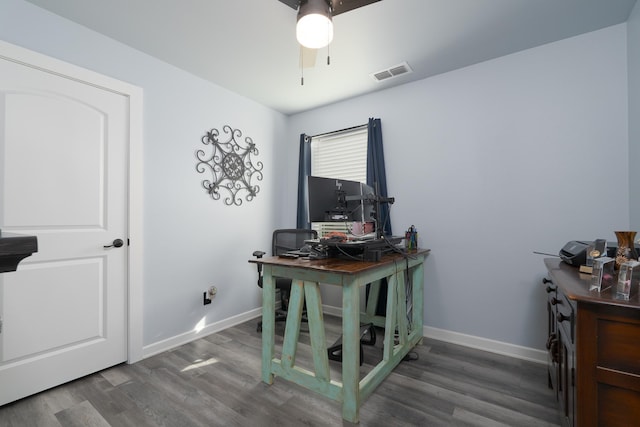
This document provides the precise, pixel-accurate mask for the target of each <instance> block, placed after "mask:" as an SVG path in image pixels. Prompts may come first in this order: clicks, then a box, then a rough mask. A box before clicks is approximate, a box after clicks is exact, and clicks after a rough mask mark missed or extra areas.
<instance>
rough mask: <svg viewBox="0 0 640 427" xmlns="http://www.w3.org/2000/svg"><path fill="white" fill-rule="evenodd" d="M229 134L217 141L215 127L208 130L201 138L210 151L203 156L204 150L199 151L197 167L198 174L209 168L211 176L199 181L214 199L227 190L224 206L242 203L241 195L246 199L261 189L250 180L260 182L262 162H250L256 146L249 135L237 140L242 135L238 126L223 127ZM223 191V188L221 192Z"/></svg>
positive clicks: (248, 199) (217, 132)
mask: <svg viewBox="0 0 640 427" xmlns="http://www.w3.org/2000/svg"><path fill="white" fill-rule="evenodd" d="M222 131H223V132H224V133H225V134H228V137H225V138H226V141H224V142H221V141H220V139H219V138H220V132H219V131H218V129H211V130H210V131H208V132H207V133H206V135H204V136H203V137H202V143H203V144H204V145H211V147H212V148H213V152H212V153H211V155H210V156H208V157H207V156H206V153H205V151H204V150H198V151H197V152H196V157H197V158H198V160H199V161H198V163H197V164H196V170H197V171H198V172H200V173H205V172H206V171H210V172H211V174H212V175H213V178H212V179H210V180H209V179H205V180H204V181H202V186H203V187H204V189H205V190H207V192H208V193H209V194H210V195H211V197H212V198H213V199H214V200H219V199H220V197H221V195H222V194H221V193H227V192H228V197H226V198H225V199H224V204H225V205H227V206H231V205H236V206H240V205H242V202H243V200H242V196H243V195H244V196H245V199H246V201H247V202H250V201H252V200H253V198H254V197H256V194H258V192H259V191H260V187H259V186H258V185H255V182H254V183H252V181H254V180H256V181H262V168H263V164H262V162H257V163H255V164H254V163H253V162H252V158H251V156H252V155H254V156H257V155H258V149H257V148H256V145H255V144H254V142H253V140H252V139H251V138H249V137H246V138H244V141H239V140H240V138H241V137H242V131H240V129H233V128H232V127H231V126H229V125H225V126H224V127H223V128H222ZM222 190H224V191H222Z"/></svg>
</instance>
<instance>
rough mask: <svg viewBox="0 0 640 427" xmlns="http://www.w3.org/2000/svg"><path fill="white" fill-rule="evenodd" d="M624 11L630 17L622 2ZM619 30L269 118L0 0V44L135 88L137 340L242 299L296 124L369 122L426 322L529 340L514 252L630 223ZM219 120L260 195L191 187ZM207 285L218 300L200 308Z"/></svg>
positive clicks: (538, 301)
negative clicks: (373, 121) (140, 315)
mask: <svg viewBox="0 0 640 427" xmlns="http://www.w3.org/2000/svg"><path fill="white" fill-rule="evenodd" d="M634 16H635V17H636V18H634V19H635V20H634V21H633V22H635V23H636V24H634V25H635V28H637V26H638V25H637V22H638V21H637V16H638V6H636V10H635V14H634ZM625 30H626V25H624V24H623V25H618V26H614V27H611V28H607V29H604V30H601V31H597V32H594V33H590V34H585V35H582V36H579V37H575V38H572V39H568V40H564V41H560V42H557V43H552V44H549V45H546V46H542V47H539V48H536V49H531V50H528V51H524V52H520V53H517V54H514V55H509V56H506V57H503V58H499V59H496V60H493V61H488V62H485V63H481V64H477V65H475V66H472V67H468V68H465V69H461V70H458V71H455V72H450V73H447V74H442V75H439V76H436V77H433V78H430V79H426V80H423V81H420V82H416V83H412V84H407V85H405V86H402V87H398V88H394V89H390V90H387V91H383V92H379V93H375V94H372V95H368V96H364V97H360V98H356V99H353V100H350V101H346V102H342V103H339V104H335V105H332V106H329V107H325V108H322V109H318V110H315V111H310V112H306V113H303V114H299V115H296V116H292V117H290V118H287V117H284V116H282V115H280V114H278V113H275V112H273V111H272V110H269V109H268V108H266V107H263V106H260V105H258V104H256V103H254V102H252V101H249V100H247V99H245V98H242V97H240V96H238V95H235V94H233V93H231V92H229V91H227V90H225V89H223V88H220V87H219V86H216V85H214V84H211V83H208V82H205V81H203V80H201V79H199V78H196V77H194V76H192V75H190V74H188V73H186V72H183V71H181V70H178V69H176V68H174V67H172V66H169V65H167V64H165V63H163V62H161V61H158V60H156V59H154V58H151V57H149V56H147V55H144V54H142V53H140V52H138V51H136V50H133V49H130V48H128V47H126V46H123V45H122V44H120V43H117V42H115V41H113V40H111V39H108V38H106V37H103V36H101V35H99V34H96V33H93V32H91V31H89V30H87V29H86V28H84V27H81V26H78V25H76V24H74V23H71V22H69V21H66V20H64V19H61V18H59V17H57V16H55V15H53V14H50V13H48V12H46V11H43V10H41V9H39V8H37V7H35V6H33V5H31V4H30V3H27V2H24V1H22V0H0V39H2V40H5V41H7V42H10V43H14V44H18V45H21V46H24V47H27V48H29V49H32V50H35V51H38V52H42V53H45V54H47V55H50V56H53V57H56V58H58V59H61V60H64V61H67V62H70V63H73V64H76V65H80V66H83V67H86V68H89V69H92V70H95V71H98V72H100V73H103V74H106V75H109V76H112V77H115V78H119V79H121V80H124V81H127V82H130V83H133V84H136V85H138V86H141V87H142V88H143V89H144V102H145V106H144V108H145V110H144V114H145V123H144V132H145V136H144V159H145V174H144V177H145V182H144V189H145V200H144V206H145V212H144V219H145V230H144V232H145V248H146V250H145V261H144V262H145V265H144V271H145V286H144V293H145V303H144V321H145V325H144V341H145V344H147V345H148V346H149V345H153V344H155V343H158V342H161V341H162V340H165V339H171V338H172V337H175V336H177V335H180V334H187V335H188V334H189V333H190V331H192V330H193V329H194V327H195V326H196V325H197V324H198V323H200V322H201V321H203V323H204V324H212V323H215V322H221V321H225V320H226V319H229V318H230V317H232V316H235V315H238V314H242V313H244V312H246V311H248V310H252V309H255V308H257V307H258V306H259V292H258V290H257V288H256V286H255V271H254V269H253V268H252V266H250V265H248V263H247V262H246V260H247V258H248V257H249V256H250V254H251V252H253V250H254V249H268V247H269V246H270V243H269V242H270V235H269V232H265V231H264V230H271V229H273V228H275V227H281V226H292V225H293V224H295V211H294V206H295V201H296V178H297V163H298V159H297V156H298V136H299V134H300V133H302V132H307V133H310V134H315V133H320V132H325V131H331V130H334V129H340V128H344V127H349V126H353V125H357V124H363V123H366V121H367V119H368V118H369V117H380V118H382V126H383V134H384V140H385V141H384V143H385V147H386V149H385V151H386V152H385V156H386V161H387V176H388V180H389V191H390V193H391V195H393V196H395V197H396V200H397V202H396V204H395V205H394V206H393V208H392V216H393V227H394V230H395V231H396V232H401V231H403V230H404V229H405V228H406V227H407V226H409V225H411V224H415V225H416V226H417V227H418V229H419V231H420V233H421V239H420V243H421V245H422V246H427V247H430V248H432V249H433V253H432V255H431V256H430V257H429V258H428V262H427V269H426V283H427V288H426V304H425V320H426V324H427V325H429V326H431V327H435V328H441V329H445V330H450V331H455V332H460V333H464V334H470V335H474V336H478V337H484V338H487V339H494V340H498V341H503V342H506V343H511V344H515V345H522V346H526V347H532V348H542V346H543V342H544V339H545V325H544V323H545V318H544V316H545V311H544V304H543V298H544V295H543V291H542V287H541V286H540V284H539V282H540V279H541V278H542V277H543V276H544V267H543V264H542V258H543V257H541V256H538V255H533V254H532V251H534V250H538V251H547V252H557V251H558V249H559V248H560V247H561V246H562V245H563V244H564V243H565V242H566V241H568V240H572V239H577V238H595V237H603V238H607V239H613V238H614V237H613V230H616V229H620V228H627V227H629V225H630V224H629V223H630V221H629V209H630V208H629V183H628V180H627V176H628V166H627V162H626V161H624V160H623V159H624V156H625V155H626V153H627V150H628V134H627V129H628V124H627V117H628V107H627V105H628V104H627V95H626V94H627V63H626V55H627V46H626V40H627V39H626V31H625ZM636 31H637V30H636ZM634 34H636V36H632V35H631V34H630V36H629V41H630V46H631V44H632V43H634V45H637V44H638V37H637V32H636V33H634ZM630 56H632V54H630ZM633 58H635V59H633V61H635V63H636V64H637V61H638V58H637V54H636V55H635V56H633ZM630 62H631V58H630ZM630 68H631V64H630ZM636 74H637V73H636ZM630 85H632V86H633V85H635V86H636V87H637V86H638V81H637V78H636V80H634V79H630ZM637 98H638V97H637V96H636V97H635V98H634V99H636V101H635V102H636V103H637V102H638V101H637ZM631 108H632V111H635V110H633V108H634V107H633V105H632V106H631ZM637 116H638V114H637V113H633V117H637ZM225 124H230V125H233V126H235V127H238V128H240V129H241V130H242V131H243V132H244V135H245V136H250V137H252V138H253V140H254V141H255V142H256V144H257V145H258V147H259V148H260V160H261V161H263V162H264V164H265V170H264V172H265V179H264V181H263V182H262V183H261V188H262V190H261V193H260V194H259V195H258V197H257V199H256V200H255V201H253V202H251V203H245V204H244V205H243V206H242V207H227V206H223V204H222V203H221V202H220V201H213V200H211V199H209V198H208V196H206V195H205V194H204V190H202V189H201V187H200V183H201V181H202V179H204V178H203V175H200V174H197V173H196V172H195V155H194V153H195V150H197V149H199V148H200V147H201V144H200V138H201V136H202V135H203V134H204V132H205V131H206V130H208V129H209V128H211V127H218V128H220V127H222V126H223V125H225ZM637 135H638V132H635V136H633V135H632V138H635V140H636V141H637V140H638V138H637ZM281 141H286V143H285V144H282V145H281ZM636 145H637V142H636ZM635 158H636V159H637V158H638V155H637V154H636V157H635ZM276 171H278V172H277V173H276ZM281 171H286V173H285V174H281ZM636 204H637V201H636ZM637 211H640V209H638V210H637ZM210 284H215V285H216V286H217V287H218V289H219V295H218V297H217V299H216V300H215V301H214V304H212V305H211V306H206V307H203V306H202V303H201V297H202V291H203V290H204V289H206V287H208V286H209V285H210ZM329 302H331V301H329Z"/></svg>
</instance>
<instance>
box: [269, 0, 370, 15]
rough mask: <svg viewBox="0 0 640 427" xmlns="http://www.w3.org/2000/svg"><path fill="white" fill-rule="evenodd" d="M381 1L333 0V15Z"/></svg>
mask: <svg viewBox="0 0 640 427" xmlns="http://www.w3.org/2000/svg"><path fill="white" fill-rule="evenodd" d="M280 1H283V0H280ZM379 1H381V0H333V13H332V16H336V15H340V14H341V13H345V12H349V11H350V10H353V9H357V8H359V7H362V6H367V5H369V4H371V3H377V2H379Z"/></svg>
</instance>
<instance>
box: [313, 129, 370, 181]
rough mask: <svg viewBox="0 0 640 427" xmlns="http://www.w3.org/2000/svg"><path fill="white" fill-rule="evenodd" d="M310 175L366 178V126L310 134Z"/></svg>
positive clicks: (354, 179) (363, 179) (354, 178)
mask: <svg viewBox="0 0 640 427" xmlns="http://www.w3.org/2000/svg"><path fill="white" fill-rule="evenodd" d="M311 175H314V176H321V177H325V178H338V179H348V180H351V181H359V182H365V183H366V182H367V126H366V125H362V126H358V127H355V128H351V129H347V130H343V131H338V132H332V133H330V134H325V135H320V136H314V137H312V138H311Z"/></svg>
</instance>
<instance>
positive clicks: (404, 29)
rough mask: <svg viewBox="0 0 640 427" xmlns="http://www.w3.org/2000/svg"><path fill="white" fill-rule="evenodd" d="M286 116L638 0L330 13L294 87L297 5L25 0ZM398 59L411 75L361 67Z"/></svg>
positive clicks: (402, 6)
mask: <svg viewBox="0 0 640 427" xmlns="http://www.w3.org/2000/svg"><path fill="white" fill-rule="evenodd" d="M28 1H29V2H30V3H33V4H35V5H38V6H40V7H42V8H44V9H47V10H50V11H52V12H54V13H56V14H58V15H61V16H63V17H66V18H68V19H70V20H72V21H75V22H77V23H79V24H82V25H84V26H86V27H88V28H90V29H93V30H95V31H97V32H100V33H102V34H105V35H107V36H109V37H111V38H113V39H116V40H119V41H120V42H122V43H125V44H127V45H129V46H132V47H134V48H136V49H138V50H140V51H143V52H146V53H148V54H150V55H152V56H155V57H157V58H159V59H161V60H163V61H165V62H168V63H170V64H173V65H175V66H177V67H179V68H182V69H184V70H187V71H189V72H191V73H193V74H194V75H197V76H199V77H202V78H204V79H206V80H209V81H211V82H214V83H216V84H218V85H220V86H222V87H225V88H227V89H229V90H231V91H233V92H236V93H238V94H240V95H243V96H246V97H248V98H251V99H254V100H255V101H257V102H259V103H261V104H263V105H266V106H268V107H271V108H273V109H275V110H278V111H281V112H282V113H285V114H293V113H297V112H301V111H304V110H308V109H312V108H315V107H319V106H322V105H326V104H330V103H333V102H336V101H340V100H343V99H346V98H350V97H353V96H357V95H361V94H364V93H368V92H373V91H377V90H381V89H386V88H388V87H391V86H395V85H398V84H403V83H407V82H409V81H412V80H419V79H423V78H425V77H429V76H433V75H436V74H439V73H443V72H447V71H451V70H454V69H457V68H461V67H465V66H468V65H471V64H475V63H478V62H481V61H486V60H488V59H492V58H496V57H499V56H503V55H507V54H510V53H513V52H517V51H520V50H523V49H527V48H531V47H534V46H539V45H542V44H545V43H549V42H552V41H556V40H560V39H563V38H567V37H571V36H574V35H578V34H582V33H585V32H589V31H593V30H597V29H600V28H604V27H607V26H610V25H614V24H618V23H621V22H625V21H626V20H627V18H628V16H629V14H630V12H631V10H632V9H633V6H634V4H635V3H636V0H382V1H380V2H377V3H374V4H371V5H368V6H365V7H362V8H360V9H356V10H353V11H350V12H347V13H344V14H341V15H339V16H336V17H335V18H334V28H335V30H334V31H335V36H334V40H333V43H332V44H331V46H330V56H331V65H329V66H327V65H326V52H327V51H326V49H321V50H319V52H318V58H317V62H316V65H315V67H313V68H307V69H305V70H304V86H302V85H301V84H300V77H301V73H300V67H299V46H298V44H297V42H296V40H295V23H296V11H295V10H293V9H291V8H290V7H287V6H286V5H284V4H282V3H281V2H279V1H278V0H106V1H105V0H55V1H51V0H28ZM403 61H406V62H408V63H409V66H410V67H411V68H412V69H413V73H411V74H406V75H404V76H401V77H397V78H395V79H390V80H387V81H384V82H382V83H378V82H376V81H375V80H374V79H373V78H372V77H371V76H370V74H371V73H374V72H377V71H380V70H383V69H386V68H389V67H391V66H394V65H396V64H399V63H401V62H403Z"/></svg>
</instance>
